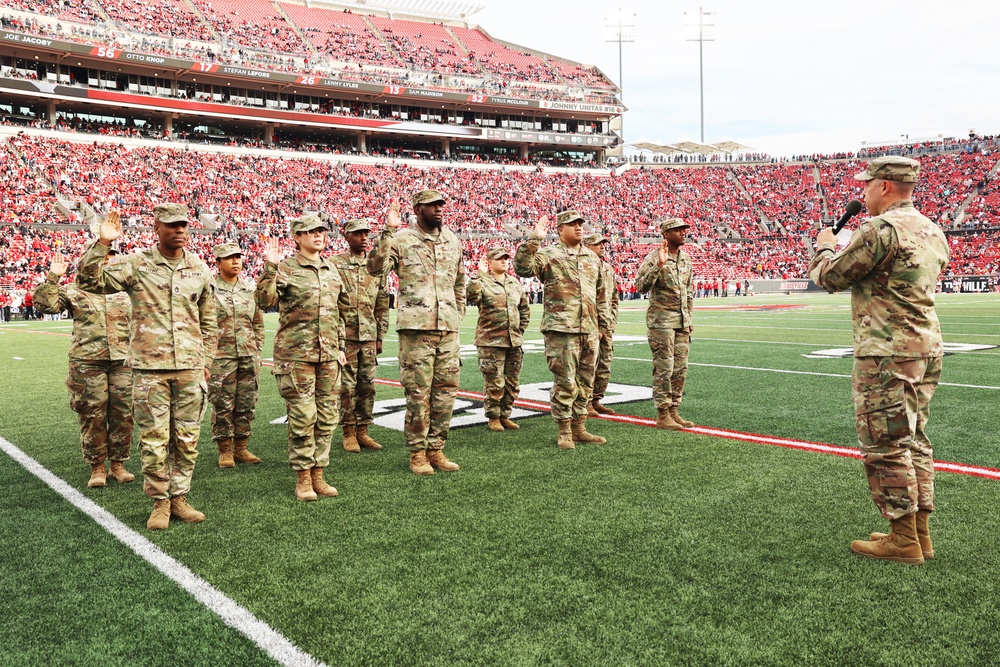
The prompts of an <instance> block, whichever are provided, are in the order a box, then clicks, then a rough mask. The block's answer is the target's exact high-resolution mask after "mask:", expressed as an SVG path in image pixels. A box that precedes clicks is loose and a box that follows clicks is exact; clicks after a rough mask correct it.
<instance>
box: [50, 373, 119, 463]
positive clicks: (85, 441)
mask: <svg viewBox="0 0 1000 667" xmlns="http://www.w3.org/2000/svg"><path fill="white" fill-rule="evenodd" d="M66 387H67V389H69V405H70V407H71V408H72V409H73V411H74V412H75V413H76V414H77V417H78V418H79V420H80V443H81V444H82V445H83V460H84V461H86V462H87V464H88V465H95V464H98V463H104V461H106V460H107V459H111V460H112V461H128V459H129V454H130V452H131V449H132V369H131V368H129V367H128V366H125V362H124V361H122V360H119V361H110V360H108V361H83V360H74V359H70V361H69V375H67V377H66Z"/></svg>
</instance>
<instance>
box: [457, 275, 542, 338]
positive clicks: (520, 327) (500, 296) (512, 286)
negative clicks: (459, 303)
mask: <svg viewBox="0 0 1000 667" xmlns="http://www.w3.org/2000/svg"><path fill="white" fill-rule="evenodd" d="M468 300H469V305H470V306H478V307H479V321H478V322H477V323H476V345H477V346H478V347H521V345H523V344H524V331H525V329H527V328H528V318H529V317H530V316H531V309H530V307H529V306H528V296H527V295H526V294H525V293H524V289H522V288H521V283H520V282H519V281H518V280H517V278H515V277H514V276H509V275H505V276H504V277H503V278H497V277H496V276H494V275H492V274H489V273H483V272H479V273H478V274H477V275H476V276H475V277H473V278H472V280H470V281H469V287H468Z"/></svg>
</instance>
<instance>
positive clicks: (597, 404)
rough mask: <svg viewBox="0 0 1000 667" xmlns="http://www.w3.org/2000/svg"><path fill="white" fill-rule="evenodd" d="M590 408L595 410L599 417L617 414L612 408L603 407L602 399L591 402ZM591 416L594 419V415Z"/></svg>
mask: <svg viewBox="0 0 1000 667" xmlns="http://www.w3.org/2000/svg"><path fill="white" fill-rule="evenodd" d="M590 407H591V408H593V409H594V412H596V413H597V414H599V415H613V414H615V411H614V410H612V409H611V408H608V407H605V406H603V405H601V401H600V399H595V400H593V401H591V402H590ZM588 414H590V413H589V412H588ZM590 416H591V417H593V416H594V415H590Z"/></svg>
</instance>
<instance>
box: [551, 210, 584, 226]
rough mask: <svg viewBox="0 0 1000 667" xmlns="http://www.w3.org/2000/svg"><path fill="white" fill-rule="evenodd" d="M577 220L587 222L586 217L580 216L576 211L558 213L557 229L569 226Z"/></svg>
mask: <svg viewBox="0 0 1000 667" xmlns="http://www.w3.org/2000/svg"><path fill="white" fill-rule="evenodd" d="M577 220H579V221H580V222H586V220H585V219H584V217H583V216H582V215H580V213H579V212H578V211H574V210H573V209H569V210H567V211H559V212H558V213H556V227H560V226H562V225H567V224H569V223H571V222H576V221H577Z"/></svg>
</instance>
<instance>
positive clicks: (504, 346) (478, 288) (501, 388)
mask: <svg viewBox="0 0 1000 667" xmlns="http://www.w3.org/2000/svg"><path fill="white" fill-rule="evenodd" d="M509 263H510V254H509V253H508V252H507V251H506V250H504V249H503V248H499V247H498V248H490V250H489V251H488V252H487V253H486V255H484V256H483V257H482V258H481V259H480V260H479V273H478V274H477V275H476V276H474V277H473V278H472V280H470V281H469V285H468V288H467V289H468V294H467V298H468V302H469V305H471V306H476V307H478V308H479V321H478V322H477V323H476V341H475V342H476V349H477V350H478V352H479V372H480V373H482V374H483V383H484V388H483V393H484V394H485V397H484V399H483V407H484V408H485V410H486V418H487V419H489V426H488V428H489V429H490V430H491V431H503V430H504V429H511V430H517V429H519V428H521V427H520V426H518V425H517V424H516V423H515V422H513V421H511V418H510V413H511V410H512V409H513V407H514V401H516V400H517V395H518V393H520V391H521V385H520V380H521V361H522V360H523V358H524V352H523V350H522V349H521V345H522V344H523V343H524V330H525V329H527V328H528V318H529V317H530V315H531V309H530V307H529V306H528V296H527V295H526V294H525V293H524V289H523V288H522V287H521V283H520V281H519V280H518V279H517V278H515V277H514V276H511V275H509V274H508V273H507V270H508V268H509V266H508V265H509Z"/></svg>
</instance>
